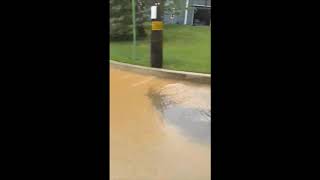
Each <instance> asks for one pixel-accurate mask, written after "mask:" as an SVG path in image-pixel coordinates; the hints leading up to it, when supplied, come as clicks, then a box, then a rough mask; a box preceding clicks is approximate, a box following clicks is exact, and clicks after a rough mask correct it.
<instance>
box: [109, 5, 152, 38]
mask: <svg viewBox="0 0 320 180" xmlns="http://www.w3.org/2000/svg"><path fill="white" fill-rule="evenodd" d="M131 3H132V1H131V0H110V39H111V40H131V39H132V36H133V30H132V28H133V27H132V8H131V7H132V5H131ZM144 5H145V4H144V2H143V1H140V0H138V1H137V3H136V30H137V37H138V38H143V37H145V36H146V32H145V30H144V26H143V24H144V22H145V21H146V19H147V18H146V16H145V14H144V13H143V9H144Z"/></svg>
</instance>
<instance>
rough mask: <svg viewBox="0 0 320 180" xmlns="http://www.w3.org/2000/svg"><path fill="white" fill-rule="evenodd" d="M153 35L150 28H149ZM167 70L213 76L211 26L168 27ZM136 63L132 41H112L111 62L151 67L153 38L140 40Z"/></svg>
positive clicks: (164, 51)
mask: <svg viewBox="0 0 320 180" xmlns="http://www.w3.org/2000/svg"><path fill="white" fill-rule="evenodd" d="M147 31H148V33H150V25H148V26H147ZM163 36H164V40H163V67H164V68H166V69H172V70H182V71H191V72H201V73H211V66H210V64H211V57H210V56H211V42H210V40H211V31H210V27H208V26H185V25H165V26H164V31H163ZM136 58H137V59H136V60H132V42H131V41H130V42H110V59H112V60H116V61H120V62H125V63H131V64H137V65H143V66H150V39H149V36H148V38H146V39H145V40H140V41H137V49H136Z"/></svg>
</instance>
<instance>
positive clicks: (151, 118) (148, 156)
mask: <svg viewBox="0 0 320 180" xmlns="http://www.w3.org/2000/svg"><path fill="white" fill-rule="evenodd" d="M110 73H111V74H110V179H111V180H209V179H210V177H211V172H210V159H211V154H210V148H211V147H210V146H211V144H210V133H211V131H210V123H211V109H210V103H211V102H210V86H208V85H200V84H191V83H187V82H178V81H176V80H168V79H160V78H157V77H154V76H147V75H142V74H137V73H133V72H127V71H123V70H119V69H115V68H112V66H111V68H110Z"/></svg>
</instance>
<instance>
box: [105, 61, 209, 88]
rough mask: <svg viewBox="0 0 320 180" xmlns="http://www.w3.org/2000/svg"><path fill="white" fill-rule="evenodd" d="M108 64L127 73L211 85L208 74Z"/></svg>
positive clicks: (113, 62)
mask: <svg viewBox="0 0 320 180" xmlns="http://www.w3.org/2000/svg"><path fill="white" fill-rule="evenodd" d="M109 62H110V66H112V67H115V68H118V69H123V70H129V71H133V72H137V73H141V74H149V75H154V76H158V77H162V78H171V79H178V80H187V81H192V82H199V83H206V84H211V75H210V74H203V73H193V72H185V71H174V70H168V69H158V68H151V67H144V66H138V65H132V64H127V63H121V62H118V61H114V60H110V61H109Z"/></svg>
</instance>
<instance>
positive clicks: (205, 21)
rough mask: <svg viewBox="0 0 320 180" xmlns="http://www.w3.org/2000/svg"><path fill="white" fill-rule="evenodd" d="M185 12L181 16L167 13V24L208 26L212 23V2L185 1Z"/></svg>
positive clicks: (203, 0) (204, 0) (207, 0)
mask: <svg viewBox="0 0 320 180" xmlns="http://www.w3.org/2000/svg"><path fill="white" fill-rule="evenodd" d="M183 1H184V4H185V7H186V8H185V10H184V12H181V13H179V15H176V16H175V15H170V14H168V13H165V15H164V17H163V20H164V23H165V24H184V25H207V26H209V25H210V23H211V0H183Z"/></svg>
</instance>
